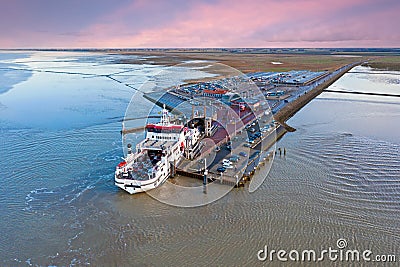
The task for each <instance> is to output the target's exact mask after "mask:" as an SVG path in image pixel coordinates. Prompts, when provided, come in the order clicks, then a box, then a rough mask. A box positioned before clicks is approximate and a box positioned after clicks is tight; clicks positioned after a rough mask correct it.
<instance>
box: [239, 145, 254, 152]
mask: <svg viewBox="0 0 400 267" xmlns="http://www.w3.org/2000/svg"><path fill="white" fill-rule="evenodd" d="M243 146H245V147H251V145H250V144H249V143H244V144H243ZM239 154H240V153H239Z"/></svg>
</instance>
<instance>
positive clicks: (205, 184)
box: [203, 159, 208, 194]
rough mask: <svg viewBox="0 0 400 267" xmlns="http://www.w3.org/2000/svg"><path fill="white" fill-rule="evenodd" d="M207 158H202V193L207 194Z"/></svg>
mask: <svg viewBox="0 0 400 267" xmlns="http://www.w3.org/2000/svg"><path fill="white" fill-rule="evenodd" d="M207 174H208V171H207V159H204V176H203V193H204V194H207Z"/></svg>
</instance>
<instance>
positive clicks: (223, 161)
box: [222, 159, 232, 164]
mask: <svg viewBox="0 0 400 267" xmlns="http://www.w3.org/2000/svg"><path fill="white" fill-rule="evenodd" d="M222 163H223V164H232V162H231V161H230V160H229V159H223V160H222Z"/></svg>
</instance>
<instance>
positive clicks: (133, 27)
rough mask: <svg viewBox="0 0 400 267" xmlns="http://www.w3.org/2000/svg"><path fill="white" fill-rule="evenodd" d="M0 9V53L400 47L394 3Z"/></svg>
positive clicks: (169, 2)
mask: <svg viewBox="0 0 400 267" xmlns="http://www.w3.org/2000/svg"><path fill="white" fill-rule="evenodd" d="M0 4H1V8H0V48H50V47H54V48H80V47H83V48H108V47H110V48H123V47H131V48H136V47H138V48H142V47H166V48H167V47H400V29H399V27H400V26H399V25H400V1H399V0H197V1H195V0H0Z"/></svg>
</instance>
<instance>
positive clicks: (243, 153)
mask: <svg viewBox="0 0 400 267" xmlns="http://www.w3.org/2000/svg"><path fill="white" fill-rule="evenodd" d="M239 155H240V156H242V157H247V153H246V152H243V151H242V152H240V153H239Z"/></svg>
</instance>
